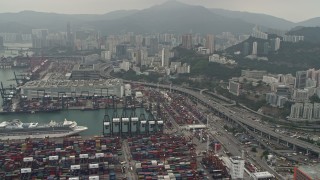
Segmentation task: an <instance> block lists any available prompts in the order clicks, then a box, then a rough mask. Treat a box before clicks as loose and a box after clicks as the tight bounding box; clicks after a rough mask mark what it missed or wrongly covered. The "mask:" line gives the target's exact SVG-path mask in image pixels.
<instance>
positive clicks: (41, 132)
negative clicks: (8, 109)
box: [0, 119, 88, 140]
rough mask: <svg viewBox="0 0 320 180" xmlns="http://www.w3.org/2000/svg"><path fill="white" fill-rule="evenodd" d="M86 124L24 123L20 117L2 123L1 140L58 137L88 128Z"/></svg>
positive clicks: (0, 124) (73, 122)
mask: <svg viewBox="0 0 320 180" xmlns="http://www.w3.org/2000/svg"><path fill="white" fill-rule="evenodd" d="M87 129H88V128H87V127H85V126H78V125H77V123H76V122H75V121H68V120H67V119H65V120H64V121H63V122H55V121H52V120H51V121H50V123H48V124H39V123H23V122H21V121H20V120H19V119H14V120H11V121H4V122H1V123H0V140H8V139H12V140H13V139H17V140H18V139H26V138H46V137H49V138H58V137H66V136H71V135H75V134H79V133H80V132H82V131H85V130H87Z"/></svg>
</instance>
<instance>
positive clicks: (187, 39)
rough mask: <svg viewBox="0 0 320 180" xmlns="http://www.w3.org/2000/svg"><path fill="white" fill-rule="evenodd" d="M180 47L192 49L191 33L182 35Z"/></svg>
mask: <svg viewBox="0 0 320 180" xmlns="http://www.w3.org/2000/svg"><path fill="white" fill-rule="evenodd" d="M182 47H183V48H186V49H192V34H184V35H182Z"/></svg>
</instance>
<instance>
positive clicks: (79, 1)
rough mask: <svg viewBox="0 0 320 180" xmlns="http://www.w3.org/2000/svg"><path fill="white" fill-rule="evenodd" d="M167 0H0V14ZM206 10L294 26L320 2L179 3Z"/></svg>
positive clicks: (84, 10)
mask: <svg viewBox="0 0 320 180" xmlns="http://www.w3.org/2000/svg"><path fill="white" fill-rule="evenodd" d="M165 1H168V0H0V13H2V12H19V11H23V10H33V11H41V12H56V13H66V14H103V13H107V12H110V11H114V10H120V9H144V8H148V7H151V6H153V5H155V4H161V3H163V2H165ZM179 1H181V2H184V3H188V4H194V5H202V6H205V7H208V8H222V9H229V10H239V11H248V12H259V13H264V14H270V15H274V16H277V17H281V18H284V19H287V20H291V21H294V22H297V21H302V20H305V19H309V18H313V17H320V11H319V7H320V0H179Z"/></svg>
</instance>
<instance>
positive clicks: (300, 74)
mask: <svg viewBox="0 0 320 180" xmlns="http://www.w3.org/2000/svg"><path fill="white" fill-rule="evenodd" d="M306 83H307V71H297V72H296V80H295V84H294V87H295V88H297V89H303V88H305V87H306Z"/></svg>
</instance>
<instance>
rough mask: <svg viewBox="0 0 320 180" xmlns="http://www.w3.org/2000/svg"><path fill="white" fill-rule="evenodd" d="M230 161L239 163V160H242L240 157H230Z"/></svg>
mask: <svg viewBox="0 0 320 180" xmlns="http://www.w3.org/2000/svg"><path fill="white" fill-rule="evenodd" d="M230 160H231V161H239V160H243V159H242V158H241V157H240V156H232V157H230Z"/></svg>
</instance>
